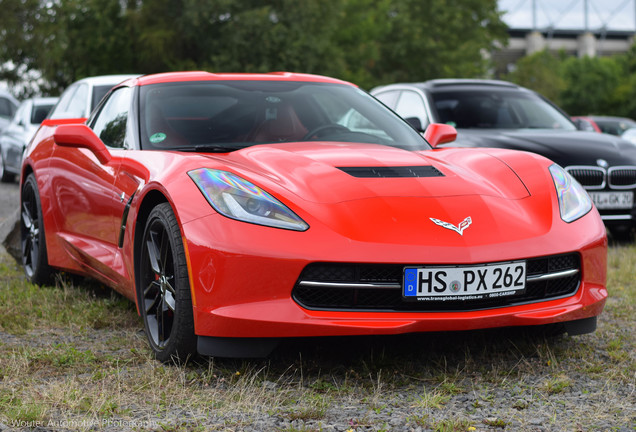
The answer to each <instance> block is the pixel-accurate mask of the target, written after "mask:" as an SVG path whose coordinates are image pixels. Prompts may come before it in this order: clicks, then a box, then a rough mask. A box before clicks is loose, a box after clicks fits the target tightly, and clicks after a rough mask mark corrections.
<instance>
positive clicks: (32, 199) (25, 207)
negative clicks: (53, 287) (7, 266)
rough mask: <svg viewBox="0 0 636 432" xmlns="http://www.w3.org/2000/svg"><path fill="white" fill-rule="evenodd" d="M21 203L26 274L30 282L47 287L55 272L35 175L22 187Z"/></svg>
mask: <svg viewBox="0 0 636 432" xmlns="http://www.w3.org/2000/svg"><path fill="white" fill-rule="evenodd" d="M20 203H21V206H22V211H21V214H20V234H21V244H22V265H23V266H24V273H25V274H26V277H27V280H28V281H29V282H31V283H34V284H37V285H46V284H47V283H49V282H50V281H51V276H52V275H53V273H54V271H53V269H52V268H51V267H50V266H49V262H48V256H47V252H46V236H45V235H44V222H43V221H42V206H41V204H40V193H39V191H38V184H37V181H36V180H35V176H34V175H33V174H29V175H28V176H27V178H26V180H25V181H24V185H22V193H21V199H20Z"/></svg>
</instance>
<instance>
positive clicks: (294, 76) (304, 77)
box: [132, 71, 353, 86]
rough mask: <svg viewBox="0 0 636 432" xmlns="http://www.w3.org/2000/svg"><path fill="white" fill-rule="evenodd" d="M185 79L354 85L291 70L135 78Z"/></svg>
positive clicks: (155, 80) (154, 80) (140, 80)
mask: <svg viewBox="0 0 636 432" xmlns="http://www.w3.org/2000/svg"><path fill="white" fill-rule="evenodd" d="M183 81H305V82H322V83H333V84H347V85H353V84H351V83H348V82H346V81H341V80H338V79H335V78H329V77H324V76H320V75H311V74H301V73H291V72H270V73H262V74H248V73H210V72H203V71H195V72H169V73H161V74H154V75H145V76H142V77H139V78H137V79H133V80H132V83H133V84H136V85H142V86H143V85H150V84H161V83H171V82H183Z"/></svg>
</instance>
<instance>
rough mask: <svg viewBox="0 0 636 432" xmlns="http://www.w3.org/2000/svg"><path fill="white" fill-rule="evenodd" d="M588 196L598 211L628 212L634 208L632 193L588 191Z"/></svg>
mask: <svg viewBox="0 0 636 432" xmlns="http://www.w3.org/2000/svg"><path fill="white" fill-rule="evenodd" d="M588 194H589V195H590V198H592V202H593V203H594V205H595V206H596V208H597V209H599V210H629V209H631V208H632V207H633V206H634V192H633V191H611V192H607V191H605V192H595V191H588Z"/></svg>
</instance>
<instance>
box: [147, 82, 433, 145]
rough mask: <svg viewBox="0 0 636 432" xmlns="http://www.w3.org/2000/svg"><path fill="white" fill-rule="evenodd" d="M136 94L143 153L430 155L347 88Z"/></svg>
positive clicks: (197, 85)
mask: <svg viewBox="0 0 636 432" xmlns="http://www.w3.org/2000/svg"><path fill="white" fill-rule="evenodd" d="M140 94H141V99H140V114H139V119H140V128H139V129H140V133H141V146H142V148H145V149H161V150H166V149H171V150H183V151H219V152H226V151H232V150H237V149H240V148H244V147H248V146H251V145H255V144H265V143H281V142H298V141H337V142H356V143H373V144H383V145H389V146H394V147H400V148H404V149H409V150H422V149H429V148H430V146H429V145H428V144H427V143H426V141H425V140H424V139H423V138H422V137H421V136H420V135H419V134H418V133H417V132H416V131H415V130H414V129H412V128H411V127H409V126H408V125H407V124H406V123H405V122H404V121H403V120H402V119H400V118H399V117H398V116H396V115H395V114H393V113H392V112H391V111H389V110H388V109H387V108H386V107H384V106H383V105H382V104H380V103H379V102H377V101H376V100H375V99H374V98H372V97H371V96H369V95H368V94H366V93H365V92H363V91H362V90H360V89H358V88H356V87H353V86H349V85H344V84H342V85H341V84H327V83H315V82H288V81H206V82H180V83H167V84H152V85H148V86H143V87H142V88H141V93H140Z"/></svg>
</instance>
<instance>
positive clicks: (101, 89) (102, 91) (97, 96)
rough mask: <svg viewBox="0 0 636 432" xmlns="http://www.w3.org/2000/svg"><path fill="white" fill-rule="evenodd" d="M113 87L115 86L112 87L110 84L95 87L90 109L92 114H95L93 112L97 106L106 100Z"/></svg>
mask: <svg viewBox="0 0 636 432" xmlns="http://www.w3.org/2000/svg"><path fill="white" fill-rule="evenodd" d="M113 87H114V86H113V85H110V84H108V85H98V86H93V97H92V98H91V109H90V112H93V110H94V109H95V108H96V107H97V105H99V103H100V102H101V100H102V99H104V96H106V94H107V93H108V92H109V91H110V89H112V88H113Z"/></svg>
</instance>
